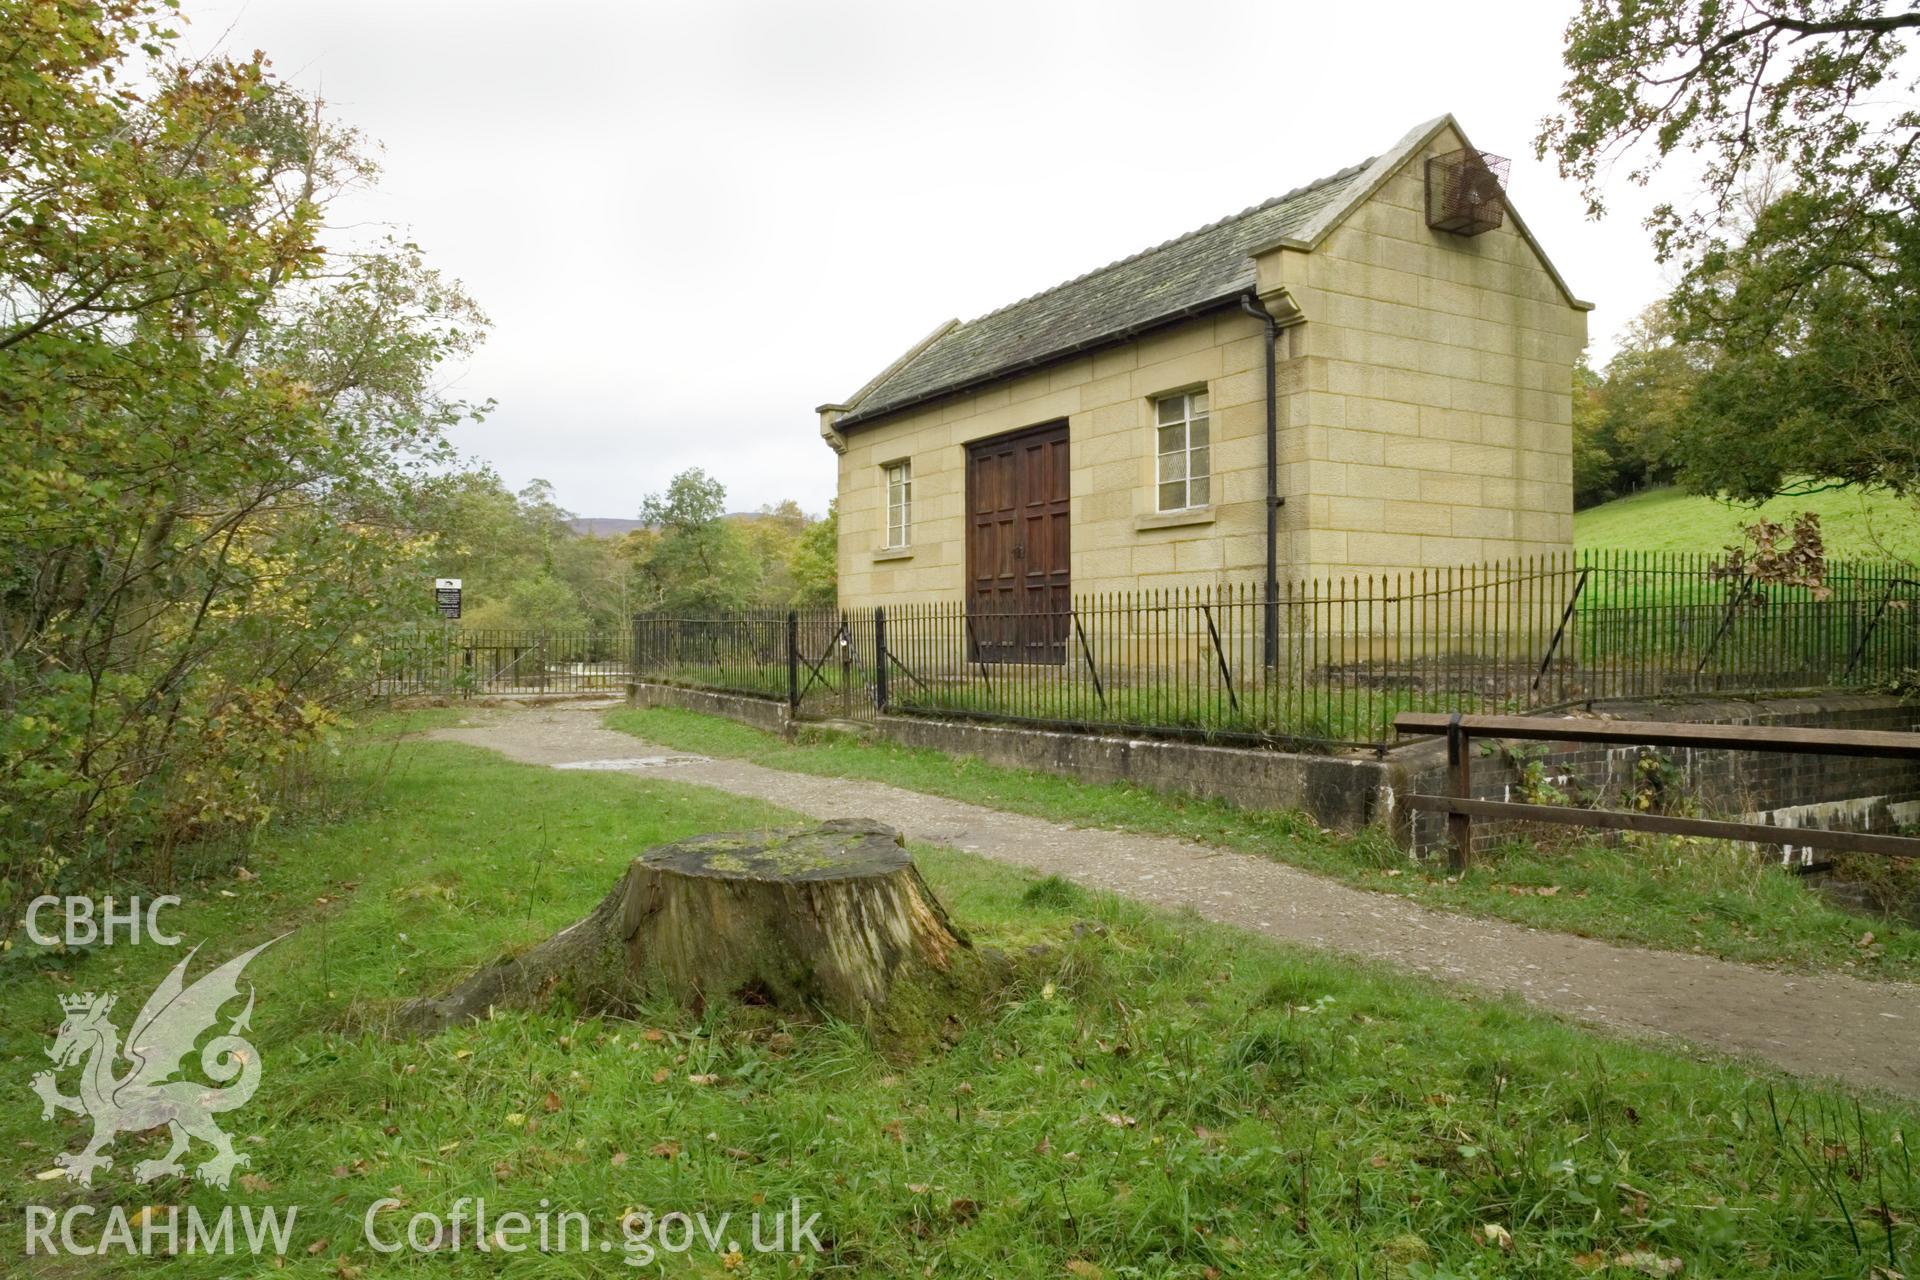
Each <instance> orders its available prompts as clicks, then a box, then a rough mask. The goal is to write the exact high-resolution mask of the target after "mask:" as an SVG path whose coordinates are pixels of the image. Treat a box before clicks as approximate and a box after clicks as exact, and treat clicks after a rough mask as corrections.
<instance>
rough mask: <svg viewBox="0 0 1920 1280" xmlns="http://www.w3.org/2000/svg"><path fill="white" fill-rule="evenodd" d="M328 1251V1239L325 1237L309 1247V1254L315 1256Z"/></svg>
mask: <svg viewBox="0 0 1920 1280" xmlns="http://www.w3.org/2000/svg"><path fill="white" fill-rule="evenodd" d="M326 1251H327V1239H326V1237H325V1236H322V1237H320V1239H318V1240H315V1241H314V1242H313V1243H312V1244H310V1245H308V1246H307V1252H308V1253H310V1254H313V1255H315V1256H318V1255H320V1254H322V1253H325V1252H326Z"/></svg>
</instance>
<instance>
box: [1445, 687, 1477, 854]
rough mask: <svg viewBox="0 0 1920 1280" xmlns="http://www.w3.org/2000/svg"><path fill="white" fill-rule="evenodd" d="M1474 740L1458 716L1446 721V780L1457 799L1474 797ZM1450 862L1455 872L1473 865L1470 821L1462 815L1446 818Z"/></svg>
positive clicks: (1455, 714)
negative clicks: (1472, 748)
mask: <svg viewBox="0 0 1920 1280" xmlns="http://www.w3.org/2000/svg"><path fill="white" fill-rule="evenodd" d="M1472 744H1473V740H1472V738H1471V737H1469V736H1468V734H1467V731H1466V729H1465V728H1463V727H1462V726H1461V724H1460V713H1459V712H1457V711H1456V712H1454V713H1453V715H1452V716H1451V717H1450V718H1449V719H1448V720H1447V778H1448V780H1449V782H1450V783H1451V784H1452V790H1453V797H1454V799H1456V800H1470V799H1472V798H1473V753H1472V751H1471V750H1470V748H1471V746H1472ZM1447 842H1448V844H1449V845H1450V846H1451V849H1450V852H1449V860H1450V862H1451V863H1452V866H1453V869H1454V870H1455V871H1465V870H1466V869H1467V867H1468V866H1469V865H1471V864H1472V862H1473V818H1472V817H1471V816H1469V815H1467V814H1464V813H1450V814H1448V815H1447Z"/></svg>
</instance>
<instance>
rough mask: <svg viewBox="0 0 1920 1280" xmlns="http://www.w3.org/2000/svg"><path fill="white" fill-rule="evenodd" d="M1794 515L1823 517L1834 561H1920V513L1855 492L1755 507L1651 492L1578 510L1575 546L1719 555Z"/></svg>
mask: <svg viewBox="0 0 1920 1280" xmlns="http://www.w3.org/2000/svg"><path fill="white" fill-rule="evenodd" d="M1799 511H1816V512H1818V513H1819V514H1820V531H1821V535H1822V537H1823V538H1824V539H1825V540H1826V544H1827V555H1829V556H1830V557H1832V558H1834V559H1836V560H1888V559H1894V560H1904V561H1909V562H1915V561H1920V508H1916V507H1915V505H1914V504H1913V503H1912V502H1910V501H1908V500H1905V499H1902V498H1895V497H1890V496H1888V495H1886V494H1865V493H1861V492H1860V491H1859V490H1856V489H1836V490H1833V491H1832V492H1830V493H1810V494H1807V495H1806V496H1804V497H1798V498H1775V499H1773V500H1772V501H1770V502H1766V503H1763V504H1761V505H1760V506H1759V507H1757V508H1756V507H1746V506H1738V505H1735V504H1732V503H1727V502H1720V501H1717V500H1715V499H1713V498H1703V497H1700V496H1698V495H1695V494H1690V493H1683V492H1681V491H1680V490H1678V489H1653V490H1649V491H1648V492H1646V493H1636V494H1634V495H1633V496H1631V497H1627V498H1616V499H1614V500H1613V501H1612V502H1603V503H1601V504H1600V505H1599V506H1597V507H1590V508H1588V509H1587V510H1585V511H1577V512H1575V513H1574V516H1573V541H1574V544H1575V545H1576V546H1578V547H1581V548H1582V549H1585V548H1589V547H1609V548H1613V547H1617V548H1622V549H1625V550H1630V551H1719V550H1720V549H1721V548H1723V547H1725V546H1726V545H1727V544H1728V543H1732V542H1738V541H1740V531H1741V529H1743V528H1744V527H1745V526H1747V525H1749V524H1752V523H1753V522H1754V521H1755V520H1758V519H1760V518H1761V517H1762V516H1765V517H1766V518H1767V519H1769V520H1778V521H1780V522H1781V523H1783V524H1784V523H1787V522H1788V520H1789V518H1790V517H1791V516H1792V515H1793V514H1794V513H1795V512H1799Z"/></svg>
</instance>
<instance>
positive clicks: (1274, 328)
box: [1240, 293, 1286, 670]
mask: <svg viewBox="0 0 1920 1280" xmlns="http://www.w3.org/2000/svg"><path fill="white" fill-rule="evenodd" d="M1240 306H1241V308H1242V309H1243V310H1244V311H1246V313H1247V314H1248V315H1250V316H1252V317H1253V318H1254V319H1256V320H1258V321H1260V322H1261V323H1262V324H1264V325H1265V326H1266V329H1267V588H1266V596H1265V600H1266V603H1265V605H1264V606H1262V618H1261V622H1262V626H1261V632H1262V636H1261V642H1260V643H1261V658H1262V660H1263V661H1264V662H1265V663H1266V666H1267V669H1268V670H1272V669H1273V668H1274V667H1277V666H1279V665H1280V508H1281V506H1282V505H1283V504H1284V503H1285V502H1286V499H1285V498H1283V497H1281V496H1280V405H1279V399H1278V397H1277V395H1276V394H1275V393H1276V392H1277V391H1278V389H1279V388H1278V381H1279V375H1278V372H1277V370H1278V367H1279V366H1278V357H1277V356H1276V354H1275V350H1274V348H1275V346H1276V344H1277V343H1278V342H1279V338H1280V324H1279V322H1278V321H1276V320H1275V319H1274V318H1273V313H1272V312H1271V311H1268V310H1267V309H1266V308H1265V307H1263V306H1261V305H1260V300H1259V299H1258V298H1256V297H1254V296H1253V295H1252V294H1250V293H1249V294H1246V295H1245V296H1243V297H1242V298H1241V299H1240Z"/></svg>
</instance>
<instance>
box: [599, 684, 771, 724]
mask: <svg viewBox="0 0 1920 1280" xmlns="http://www.w3.org/2000/svg"><path fill="white" fill-rule="evenodd" d="M627 705H628V706H630V707H677V708H679V709H680V710H682V711H700V712H704V713H705V714H707V715H710V716H725V717H727V718H728V719H729V720H738V721H740V722H741V723H742V724H750V725H752V726H753V727H754V728H756V729H765V730H766V731H767V732H768V733H782V734H783V733H786V732H787V730H788V723H787V704H786V703H784V702H775V701H774V700H773V699H771V698H749V697H746V696H744V695H742V694H738V693H714V692H711V691H710V690H707V689H684V688H681V687H680V686H679V685H672V684H637V683H630V684H628V685H627Z"/></svg>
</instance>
